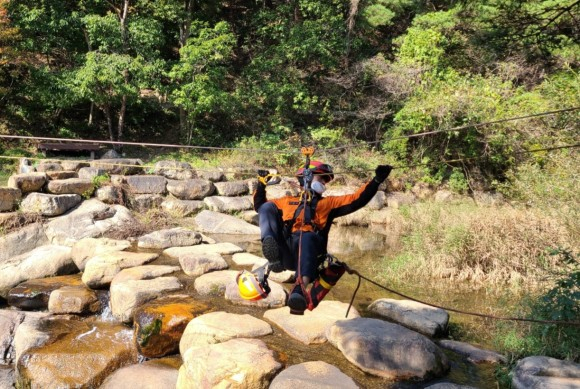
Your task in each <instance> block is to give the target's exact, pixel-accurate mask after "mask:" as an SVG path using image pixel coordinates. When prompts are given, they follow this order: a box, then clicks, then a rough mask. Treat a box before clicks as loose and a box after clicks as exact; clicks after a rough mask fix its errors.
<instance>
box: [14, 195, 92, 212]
mask: <svg viewBox="0 0 580 389" xmlns="http://www.w3.org/2000/svg"><path fill="white" fill-rule="evenodd" d="M81 201H82V198H81V196H79V195H78V194H63V195H53V194H46V193H30V194H29V195H28V196H26V198H25V199H24V200H22V203H21V204H20V209H21V210H22V212H30V213H40V214H41V215H44V216H59V215H62V214H63V213H65V212H66V211H68V210H69V209H71V208H74V207H76V206H77V205H78V204H79V203H80V202H81Z"/></svg>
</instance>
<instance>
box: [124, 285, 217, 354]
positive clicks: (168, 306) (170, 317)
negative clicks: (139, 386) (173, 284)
mask: <svg viewBox="0 0 580 389" xmlns="http://www.w3.org/2000/svg"><path fill="white" fill-rule="evenodd" d="M208 310H209V307H208V306H207V305H205V304H204V303H201V302H197V301H195V300H194V299H193V298H192V297H190V296H187V295H183V296H170V297H163V298H159V299H156V300H155V301H150V302H148V303H145V304H144V305H142V306H141V307H138V308H137V309H135V313H134V319H133V322H134V328H135V342H136V344H137V349H138V350H139V353H140V354H141V355H143V356H144V357H147V358H159V357H163V356H165V355H169V354H174V353H176V352H178V351H179V342H180V339H181V337H182V335H183V332H184V331H185V328H186V326H187V325H188V323H189V322H190V321H191V320H192V319H193V318H195V317H197V316H199V315H202V314H203V313H205V312H207V311H208Z"/></svg>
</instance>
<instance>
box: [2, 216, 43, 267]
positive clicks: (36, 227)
mask: <svg viewBox="0 0 580 389" xmlns="http://www.w3.org/2000/svg"><path fill="white" fill-rule="evenodd" d="M47 243H48V238H47V237H46V234H45V233H44V228H43V226H42V223H34V224H30V225H27V226H24V227H22V228H21V229H19V230H18V231H14V232H11V233H9V234H6V235H4V236H2V237H0V266H1V264H2V262H4V261H6V260H7V259H9V258H12V257H15V256H17V255H20V254H24V253H27V252H29V251H32V250H34V249H35V248H36V247H38V246H42V245H45V244H47Z"/></svg>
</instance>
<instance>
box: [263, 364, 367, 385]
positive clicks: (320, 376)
mask: <svg viewBox="0 0 580 389" xmlns="http://www.w3.org/2000/svg"><path fill="white" fill-rule="evenodd" d="M293 388H312V389H314V388H318V389H356V388H358V385H357V384H355V382H354V381H353V380H352V378H350V377H349V376H347V375H346V374H344V373H343V372H342V371H340V369H338V368H337V367H334V366H332V365H330V364H328V363H326V362H322V361H312V362H305V363H301V364H298V365H293V366H290V367H289V368H287V369H285V370H283V371H282V372H281V373H280V374H278V375H277V376H276V378H274V380H273V381H272V383H271V384H270V387H269V389H293Z"/></svg>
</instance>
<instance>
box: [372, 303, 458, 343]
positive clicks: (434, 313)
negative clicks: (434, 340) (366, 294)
mask: <svg viewBox="0 0 580 389" xmlns="http://www.w3.org/2000/svg"><path fill="white" fill-rule="evenodd" d="M368 309H369V311H371V312H374V313H376V314H378V315H380V316H382V317H384V318H386V319H388V320H390V321H394V322H397V323H399V324H402V325H404V326H405V327H407V328H410V329H412V330H415V331H418V332H420V333H422V334H424V335H428V336H441V335H444V334H446V333H447V323H448V322H449V314H448V313H447V312H446V311H445V310H444V309H441V308H435V307H431V306H429V305H425V304H421V303H418V302H415V301H411V300H394V299H386V298H384V299H379V300H375V301H373V303H372V304H371V305H369V307H368Z"/></svg>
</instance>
